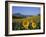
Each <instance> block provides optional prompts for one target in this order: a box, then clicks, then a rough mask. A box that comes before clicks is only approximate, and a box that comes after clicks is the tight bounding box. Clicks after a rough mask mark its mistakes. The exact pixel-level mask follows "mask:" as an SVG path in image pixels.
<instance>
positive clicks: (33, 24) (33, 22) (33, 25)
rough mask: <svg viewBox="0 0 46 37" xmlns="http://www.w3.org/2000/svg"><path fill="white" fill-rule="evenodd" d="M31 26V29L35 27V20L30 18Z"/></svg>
mask: <svg viewBox="0 0 46 37" xmlns="http://www.w3.org/2000/svg"><path fill="white" fill-rule="evenodd" d="M32 28H33V29H34V28H36V21H35V19H32Z"/></svg>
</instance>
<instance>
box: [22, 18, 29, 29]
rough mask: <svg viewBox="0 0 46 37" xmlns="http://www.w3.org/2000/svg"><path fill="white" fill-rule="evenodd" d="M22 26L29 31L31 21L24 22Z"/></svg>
mask: <svg viewBox="0 0 46 37" xmlns="http://www.w3.org/2000/svg"><path fill="white" fill-rule="evenodd" d="M22 25H23V27H24V28H25V29H28V26H29V21H28V19H26V20H23V22H22Z"/></svg>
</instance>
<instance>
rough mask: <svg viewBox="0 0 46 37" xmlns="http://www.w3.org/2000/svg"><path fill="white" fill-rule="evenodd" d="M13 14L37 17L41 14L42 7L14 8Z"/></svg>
mask: <svg viewBox="0 0 46 37" xmlns="http://www.w3.org/2000/svg"><path fill="white" fill-rule="evenodd" d="M12 13H13V14H14V13H21V14H23V15H37V14H40V7H20V6H13V7H12Z"/></svg>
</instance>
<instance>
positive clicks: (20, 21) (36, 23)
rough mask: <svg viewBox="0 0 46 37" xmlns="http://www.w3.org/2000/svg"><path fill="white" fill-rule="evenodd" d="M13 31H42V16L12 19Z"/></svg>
mask: <svg viewBox="0 0 46 37" xmlns="http://www.w3.org/2000/svg"><path fill="white" fill-rule="evenodd" d="M12 26H13V27H12V29H13V30H32V29H40V16H39V15H38V16H29V17H26V18H24V17H15V16H14V17H13V19H12Z"/></svg>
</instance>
